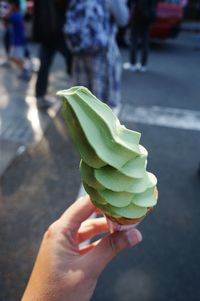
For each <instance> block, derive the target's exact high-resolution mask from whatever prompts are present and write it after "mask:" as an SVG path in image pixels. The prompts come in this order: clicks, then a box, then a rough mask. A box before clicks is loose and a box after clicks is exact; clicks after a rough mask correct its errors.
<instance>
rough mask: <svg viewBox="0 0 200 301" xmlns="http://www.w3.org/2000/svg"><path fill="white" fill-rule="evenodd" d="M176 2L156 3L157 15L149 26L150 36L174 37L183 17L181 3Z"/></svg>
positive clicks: (159, 37) (160, 37)
mask: <svg viewBox="0 0 200 301" xmlns="http://www.w3.org/2000/svg"><path fill="white" fill-rule="evenodd" d="M178 2H179V1H176V3H172V2H171V1H170V2H169V1H168V2H159V3H158V7H157V17H156V20H155V22H154V23H153V24H152V26H151V31H150V36H151V38H157V39H166V38H175V37H176V36H177V35H178V33H179V31H180V28H181V21H182V18H183V5H182V4H181V2H179V3H178Z"/></svg>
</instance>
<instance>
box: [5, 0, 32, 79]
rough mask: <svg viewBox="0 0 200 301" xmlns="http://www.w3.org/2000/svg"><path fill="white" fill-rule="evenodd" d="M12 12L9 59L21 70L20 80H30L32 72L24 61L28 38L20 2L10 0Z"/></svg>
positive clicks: (9, 18)
mask: <svg viewBox="0 0 200 301" xmlns="http://www.w3.org/2000/svg"><path fill="white" fill-rule="evenodd" d="M9 3H10V11H9V14H8V17H7V19H8V26H9V28H10V31H9V32H10V50H9V59H10V61H11V62H13V63H15V64H16V65H17V66H18V68H19V69H20V70H21V74H20V76H19V77H20V78H21V79H24V80H29V79H30V76H31V70H30V69H29V67H27V65H26V62H25V60H24V51H25V48H26V36H25V29H24V21H23V16H22V13H21V11H20V1H19V0H10V1H9Z"/></svg>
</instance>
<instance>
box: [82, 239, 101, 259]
mask: <svg viewBox="0 0 200 301" xmlns="http://www.w3.org/2000/svg"><path fill="white" fill-rule="evenodd" d="M99 242H100V239H99V240H97V241H95V242H93V243H91V244H90V245H87V246H84V247H82V248H81V249H79V253H80V255H83V254H85V253H87V252H89V251H91V250H92V249H94V248H95V247H96V246H97V245H98V243H99Z"/></svg>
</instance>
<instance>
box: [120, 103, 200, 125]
mask: <svg viewBox="0 0 200 301" xmlns="http://www.w3.org/2000/svg"><path fill="white" fill-rule="evenodd" d="M120 119H121V120H123V121H127V122H138V123H143V124H151V125H157V126H164V127H172V128H177V129H184V130H196V131H200V111H194V110H185V109H178V108H168V107H158V106H152V107H144V106H143V107H135V106H134V105H129V104H125V105H124V106H123V108H122V110H121V114H120Z"/></svg>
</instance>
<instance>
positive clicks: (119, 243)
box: [90, 228, 142, 275]
mask: <svg viewBox="0 0 200 301" xmlns="http://www.w3.org/2000/svg"><path fill="white" fill-rule="evenodd" d="M141 241H142V234H141V233H140V231H138V230H137V229H135V228H133V229H130V230H128V231H122V232H115V233H113V234H110V235H108V236H106V237H104V238H103V239H102V240H101V241H100V243H99V244H98V245H97V246H96V247H95V248H94V249H93V250H92V251H91V252H90V260H91V261H92V266H93V268H94V270H93V271H94V272H96V273H97V274H98V275H99V274H100V273H101V272H102V271H103V269H104V268H105V267H106V265H107V264H108V263H109V262H110V261H111V260H112V259H113V258H114V257H115V256H116V255H117V254H118V253H119V252H121V251H122V250H124V249H126V248H128V247H134V246H135V245H137V244H138V243H139V242H141Z"/></svg>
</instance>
